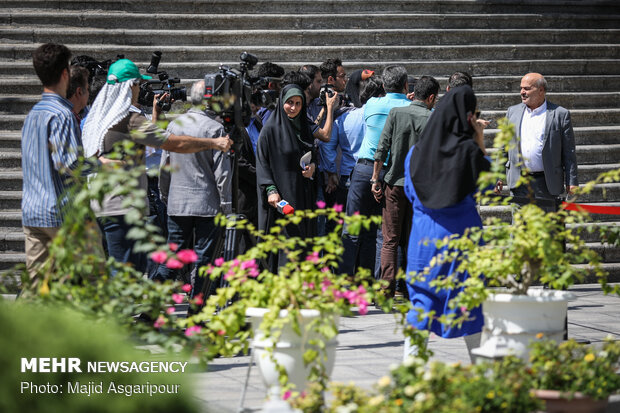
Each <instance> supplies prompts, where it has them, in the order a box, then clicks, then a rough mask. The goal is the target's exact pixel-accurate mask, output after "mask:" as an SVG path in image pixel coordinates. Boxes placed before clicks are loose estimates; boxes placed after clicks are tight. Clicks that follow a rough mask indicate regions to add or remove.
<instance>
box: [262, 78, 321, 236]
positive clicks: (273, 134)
mask: <svg viewBox="0 0 620 413" xmlns="http://www.w3.org/2000/svg"><path fill="white" fill-rule="evenodd" d="M293 89H296V90H293ZM291 93H294V94H295V95H299V96H301V99H302V108H301V111H300V112H299V115H297V116H296V117H295V118H294V119H290V118H289V117H288V115H287V114H286V112H285V111H284V103H285V99H284V98H285V96H287V95H288V96H290V95H291ZM306 113H307V109H306V100H305V97H304V92H303V90H302V89H301V88H300V87H299V86H297V85H287V86H285V87H284V88H283V89H282V91H281V92H280V100H279V101H278V106H277V108H276V109H275V111H274V112H273V114H272V115H271V116H270V117H269V120H268V121H267V123H266V124H265V126H264V127H263V129H262V131H261V133H260V136H259V137H258V143H257V145H256V181H257V182H256V183H257V187H258V198H259V206H258V208H259V211H258V226H259V228H260V229H263V230H265V229H268V228H269V227H271V225H272V224H273V222H274V220H275V219H276V217H277V215H276V214H278V212H277V211H276V210H275V209H274V208H273V207H272V206H271V205H269V204H268V203H267V188H268V187H270V186H272V185H275V187H276V188H277V190H278V192H279V194H280V196H281V198H282V199H283V200H286V201H288V203H289V204H291V206H292V207H293V208H295V209H296V210H303V209H313V207H314V203H315V201H316V199H315V190H314V181H312V180H310V179H308V178H304V177H303V176H302V174H301V172H302V170H301V166H300V165H299V161H300V159H301V157H302V156H303V155H304V154H305V153H306V152H308V151H312V152H313V153H314V138H313V136H312V130H311V128H310V123H309V122H308V117H307V116H306ZM313 158H315V156H314V155H313ZM303 226H304V225H303V222H302V224H300V225H299V230H300V234H298V235H301V236H310V235H312V234H311V233H310V230H309V228H308V229H306V228H303ZM290 235H293V234H290Z"/></svg>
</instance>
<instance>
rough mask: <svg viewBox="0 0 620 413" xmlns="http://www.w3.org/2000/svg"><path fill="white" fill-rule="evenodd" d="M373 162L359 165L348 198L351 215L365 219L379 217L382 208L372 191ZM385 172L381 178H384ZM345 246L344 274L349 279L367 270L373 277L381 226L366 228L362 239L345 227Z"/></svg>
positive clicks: (342, 269)
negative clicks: (358, 271)
mask: <svg viewBox="0 0 620 413" xmlns="http://www.w3.org/2000/svg"><path fill="white" fill-rule="evenodd" d="M372 170H373V162H372V161H370V160H360V161H358V163H357V164H356V165H355V168H354V169H353V173H352V174H351V181H350V186H349V193H348V196H347V208H346V211H347V215H353V214H354V213H355V212H359V213H360V214H361V215H367V216H368V215H379V213H380V212H381V204H379V203H378V202H377V201H376V200H375V198H374V196H373V195H372V192H371V190H370V178H371V177H372ZM383 174H384V173H383V171H382V172H381V175H380V176H379V177H380V178H381V179H382V178H383ZM342 243H343V245H344V254H343V256H342V265H341V271H342V272H343V273H345V274H348V275H354V274H355V271H356V268H357V267H358V266H359V267H362V268H367V269H368V270H370V271H371V273H372V272H373V271H374V269H375V258H376V251H377V249H376V245H377V226H376V225H371V226H370V229H368V230H366V229H364V228H362V230H361V231H360V233H359V235H352V234H350V233H349V232H348V230H347V227H346V225H345V227H344V229H343V231H342Z"/></svg>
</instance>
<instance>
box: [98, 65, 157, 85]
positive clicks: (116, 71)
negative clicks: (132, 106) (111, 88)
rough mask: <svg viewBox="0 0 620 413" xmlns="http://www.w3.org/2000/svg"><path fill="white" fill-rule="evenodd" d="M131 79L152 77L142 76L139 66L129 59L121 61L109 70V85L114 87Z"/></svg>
mask: <svg viewBox="0 0 620 413" xmlns="http://www.w3.org/2000/svg"><path fill="white" fill-rule="evenodd" d="M130 79H147V80H148V79H152V77H151V76H147V75H141V74H140V70H139V69H138V66H136V64H135V63H134V62H132V61H131V60H129V59H119V60H117V61H116V62H114V63H112V64H111V65H110V68H109V69H108V80H107V83H109V84H111V85H113V84H115V83H117V82H118V83H122V82H125V81H127V80H130Z"/></svg>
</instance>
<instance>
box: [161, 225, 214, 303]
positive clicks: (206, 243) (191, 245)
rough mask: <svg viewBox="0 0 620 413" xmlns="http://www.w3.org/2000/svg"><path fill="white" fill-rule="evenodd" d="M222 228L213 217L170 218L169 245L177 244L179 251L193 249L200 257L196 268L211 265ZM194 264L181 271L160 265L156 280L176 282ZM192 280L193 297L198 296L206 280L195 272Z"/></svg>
mask: <svg viewBox="0 0 620 413" xmlns="http://www.w3.org/2000/svg"><path fill="white" fill-rule="evenodd" d="M220 232H221V227H219V226H217V225H215V220H214V218H213V217H179V216H169V217H168V243H171V242H172V243H175V244H177V245H178V246H179V250H182V249H193V250H194V251H195V252H196V254H197V255H198V261H196V263H195V268H196V269H198V268H200V267H202V266H204V265H207V264H209V263H210V262H211V261H212V260H213V258H215V257H213V254H214V250H215V245H216V243H217V239H218V237H219V235H220ZM191 266H192V264H187V265H185V267H184V268H181V269H179V270H171V269H170V268H168V267H166V265H165V264H160V265H159V268H158V270H157V276H156V279H159V280H162V281H163V280H174V279H176V278H177V276H178V275H179V273H181V272H182V271H188V272H189V271H191ZM193 273H194V276H193V280H191V284H192V297H194V295H196V294H198V293H199V292H200V291H201V290H202V287H203V285H204V282H205V278H204V277H201V276H199V275H198V271H193Z"/></svg>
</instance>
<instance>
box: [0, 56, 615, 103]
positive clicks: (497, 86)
mask: <svg viewBox="0 0 620 413" xmlns="http://www.w3.org/2000/svg"><path fill="white" fill-rule="evenodd" d="M0 64H1V62H0ZM21 69H22V70H24V72H25V73H28V72H30V71H31V70H32V64H31V63H30V67H23V68H21ZM410 70H412V71H413V72H411V73H410V74H411V75H412V76H415V77H420V76H423V75H427V74H428V73H423V72H420V71H419V69H418V68H410ZM435 73H436V72H433V73H431V74H432V75H434V76H435V78H436V79H437V81H438V82H439V84H440V87H441V89H440V90H442V91H443V90H445V88H446V86H447V85H448V77H446V76H445V75H436V74H435ZM521 77H522V76H499V75H497V76H477V77H475V78H474V90H475V91H476V93H478V94H481V93H489V92H491V93H501V92H506V93H511V94H512V95H513V96H517V97H518V95H519V84H520V81H521ZM545 78H546V79H547V82H548V88H549V90H550V93H549V95H552V94H554V93H568V92H579V93H583V92H610V91H619V90H620V75H590V76H581V75H580V76H554V75H549V76H545ZM182 80H183V82H184V83H185V84H192V83H193V82H195V81H196V80H198V78H195V79H190V78H186V79H182ZM0 90H2V91H3V93H6V94H20V95H40V93H41V90H42V87H41V82H40V81H39V79H38V78H37V77H36V76H34V71H33V75H22V76H9V75H8V74H7V75H6V76H3V77H2V78H0Z"/></svg>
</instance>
